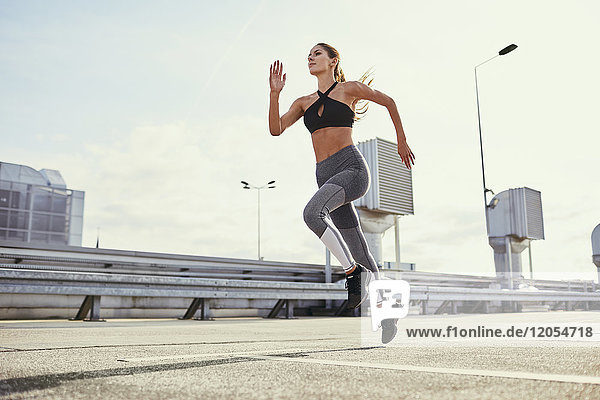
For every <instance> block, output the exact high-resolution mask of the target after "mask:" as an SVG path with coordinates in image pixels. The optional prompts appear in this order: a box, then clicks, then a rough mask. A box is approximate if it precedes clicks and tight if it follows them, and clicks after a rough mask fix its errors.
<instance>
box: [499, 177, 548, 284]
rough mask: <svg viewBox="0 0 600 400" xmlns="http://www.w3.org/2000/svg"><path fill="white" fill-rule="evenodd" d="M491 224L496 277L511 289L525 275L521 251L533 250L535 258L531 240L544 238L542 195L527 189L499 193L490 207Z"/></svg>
mask: <svg viewBox="0 0 600 400" xmlns="http://www.w3.org/2000/svg"><path fill="white" fill-rule="evenodd" d="M487 223H488V224H487V230H488V239H489V243H490V246H492V248H493V249H494V264H495V266H496V275H497V276H499V277H502V278H505V283H504V284H503V286H504V287H509V288H511V287H512V279H514V278H519V277H520V276H521V274H522V270H521V252H522V251H523V250H525V249H526V248H529V250H530V255H531V247H530V245H531V241H532V240H542V239H544V219H543V214H542V194H541V192H539V191H537V190H533V189H530V188H527V187H524V188H518V189H509V190H506V191H503V192H501V193H498V194H497V195H496V196H495V197H494V198H493V199H492V201H491V202H490V204H489V205H488V206H487ZM530 260H531V258H530Z"/></svg>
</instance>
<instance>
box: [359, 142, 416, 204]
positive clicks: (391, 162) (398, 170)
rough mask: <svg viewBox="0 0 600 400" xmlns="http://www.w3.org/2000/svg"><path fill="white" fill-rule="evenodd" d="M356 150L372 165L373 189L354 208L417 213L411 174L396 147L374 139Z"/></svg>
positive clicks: (370, 166)
mask: <svg viewBox="0 0 600 400" xmlns="http://www.w3.org/2000/svg"><path fill="white" fill-rule="evenodd" d="M357 147H358V149H359V150H360V151H361V153H362V154H363V156H364V157H365V159H366V161H367V164H369V171H370V173H371V187H370V188H369V191H368V192H367V194H365V196H363V197H361V198H360V199H358V200H356V201H355V202H354V205H355V206H356V207H364V208H367V209H369V210H373V211H380V212H385V213H388V214H397V215H409V214H414V205H413V190H412V172H411V170H409V169H408V168H406V166H405V165H404V163H402V159H401V158H400V156H399V155H398V150H397V148H398V146H397V144H396V143H394V142H390V141H388V140H384V139H381V138H375V139H370V140H367V141H366V142H361V143H358V145H357Z"/></svg>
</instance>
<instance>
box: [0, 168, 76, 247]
mask: <svg viewBox="0 0 600 400" xmlns="http://www.w3.org/2000/svg"><path fill="white" fill-rule="evenodd" d="M84 197H85V192H82V191H79V190H72V189H67V185H66V183H65V181H64V179H63V178H62V176H61V174H60V172H58V171H56V170H52V169H42V170H40V171H36V170H35V169H33V168H31V167H28V166H25V165H18V164H11V163H5V162H0V240H14V241H22V242H35V243H49V244H65V245H71V246H81V237H82V232H83V203H84Z"/></svg>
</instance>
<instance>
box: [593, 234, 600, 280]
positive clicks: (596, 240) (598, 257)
mask: <svg viewBox="0 0 600 400" xmlns="http://www.w3.org/2000/svg"><path fill="white" fill-rule="evenodd" d="M592 261H593V262H594V264H595V265H596V267H597V268H598V283H600V224H598V225H596V227H595V228H594V230H593V231H592Z"/></svg>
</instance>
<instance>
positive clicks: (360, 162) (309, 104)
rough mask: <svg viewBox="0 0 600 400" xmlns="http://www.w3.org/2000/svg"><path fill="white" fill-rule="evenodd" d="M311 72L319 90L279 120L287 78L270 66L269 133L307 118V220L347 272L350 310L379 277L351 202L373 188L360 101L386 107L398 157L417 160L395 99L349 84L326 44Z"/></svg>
mask: <svg viewBox="0 0 600 400" xmlns="http://www.w3.org/2000/svg"><path fill="white" fill-rule="evenodd" d="M308 70H309V72H310V74H311V75H314V76H315V77H317V81H318V90H317V92H316V93H314V92H313V93H311V94H309V95H307V96H302V97H300V98H298V99H297V100H296V101H294V102H293V103H292V105H291V107H290V109H289V111H288V112H287V113H285V114H283V115H282V116H281V117H280V116H279V94H280V93H281V90H282V89H283V87H284V85H285V81H286V74H285V73H283V64H282V63H281V62H280V61H279V60H277V61H275V62H274V63H273V65H271V68H270V77H269V84H270V86H271V93H270V105H269V130H270V132H271V135H273V136H279V135H281V134H282V133H283V131H285V130H286V129H287V128H289V127H290V126H291V125H293V124H294V123H295V122H296V121H298V119H300V117H302V116H304V124H305V125H306V127H307V128H308V130H309V131H310V133H311V138H312V143H313V148H314V152H315V157H316V163H317V164H316V178H317V185H318V187H319V190H317V192H316V193H315V195H314V196H313V197H312V198H311V199H310V201H309V202H308V204H307V205H306V207H305V209H304V221H305V222H306V224H307V225H308V227H309V228H310V229H311V230H312V231H313V232H314V233H315V234H316V235H317V236H318V237H319V239H321V241H322V242H323V243H324V244H325V246H326V247H327V248H328V249H329V250H330V251H331V252H332V253H333V255H334V256H335V257H336V258H337V259H338V261H339V262H340V264H341V265H342V267H343V268H344V271H345V272H346V285H347V288H348V307H349V308H356V307H358V306H359V305H360V304H361V303H362V302H363V301H364V300H365V299H366V297H367V294H368V292H367V291H366V290H362V291H361V281H362V282H364V285H365V286H366V285H368V283H369V281H370V279H371V277H372V276H373V274H375V278H378V273H379V271H378V269H377V264H376V263H375V259H374V258H373V255H372V254H371V253H370V251H369V248H368V246H367V243H366V241H365V237H364V234H363V232H362V230H361V227H360V224H359V220H358V216H357V214H356V209H355V208H354V205H353V204H352V201H353V200H356V199H358V198H360V197H362V196H363V195H364V194H365V193H366V192H367V190H368V189H369V185H370V175H369V169H368V166H367V163H366V161H365V159H364V157H363V156H362V154H361V153H360V151H359V150H358V148H357V147H356V146H355V145H354V142H353V141H352V125H353V122H354V120H355V119H356V113H355V109H356V105H357V102H358V101H359V100H368V101H372V102H374V103H377V104H380V105H382V106H384V107H386V108H387V109H388V111H389V113H390V117H391V118H392V122H393V123H394V127H395V128H396V135H397V138H398V154H399V155H400V157H401V158H402V161H403V162H404V164H405V165H406V167H407V168H411V165H412V164H414V158H415V156H414V154H413V153H412V151H411V150H410V148H409V147H408V144H407V143H406V137H405V135H404V130H403V129H402V123H401V121H400V115H399V114H398V109H397V108H396V104H395V103H394V100H393V99H392V98H391V97H389V96H387V95H385V94H384V93H382V92H380V91H378V90H374V89H372V88H370V87H369V86H368V85H365V84H364V83H362V82H357V81H348V82H347V81H346V78H345V77H344V73H343V72H342V69H341V68H340V54H339V52H338V51H337V50H336V49H335V48H333V47H332V46H330V45H328V44H325V43H319V44H317V45H316V46H314V47H313V48H312V49H311V50H310V53H309V55H308ZM363 78H366V76H363ZM363 80H364V79H363ZM359 113H360V111H359ZM361 276H362V278H361ZM361 292H362V295H361ZM394 329H395V325H394ZM394 334H395V331H394ZM390 340H391V339H390Z"/></svg>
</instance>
